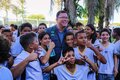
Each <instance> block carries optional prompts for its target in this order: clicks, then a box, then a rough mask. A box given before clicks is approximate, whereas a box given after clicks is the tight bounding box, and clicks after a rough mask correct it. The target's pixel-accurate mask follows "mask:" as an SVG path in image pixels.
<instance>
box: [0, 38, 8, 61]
mask: <svg viewBox="0 0 120 80" xmlns="http://www.w3.org/2000/svg"><path fill="white" fill-rule="evenodd" d="M9 51H10V44H9V41H8V40H7V39H6V38H5V37H4V36H0V63H3V62H4V61H6V60H7V59H8V55H9Z"/></svg>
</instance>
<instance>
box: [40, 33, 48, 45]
mask: <svg viewBox="0 0 120 80" xmlns="http://www.w3.org/2000/svg"><path fill="white" fill-rule="evenodd" d="M49 42H50V36H49V35H48V34H46V35H44V37H43V38H42V39H41V41H40V43H41V45H43V46H47V45H48V44H49Z"/></svg>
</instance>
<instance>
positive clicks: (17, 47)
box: [11, 36, 24, 57]
mask: <svg viewBox="0 0 120 80" xmlns="http://www.w3.org/2000/svg"><path fill="white" fill-rule="evenodd" d="M22 50H24V49H23V47H22V45H21V44H20V36H19V37H17V38H16V41H15V42H14V43H13V44H12V46H11V55H12V56H13V57H17V56H18V55H19V54H20V53H21V52H22Z"/></svg>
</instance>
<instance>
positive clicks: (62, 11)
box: [56, 10, 67, 18]
mask: <svg viewBox="0 0 120 80" xmlns="http://www.w3.org/2000/svg"><path fill="white" fill-rule="evenodd" d="M61 13H66V14H67V12H66V11H64V10H61V11H58V12H57V14H56V18H58V16H59V15H60V14H61Z"/></svg>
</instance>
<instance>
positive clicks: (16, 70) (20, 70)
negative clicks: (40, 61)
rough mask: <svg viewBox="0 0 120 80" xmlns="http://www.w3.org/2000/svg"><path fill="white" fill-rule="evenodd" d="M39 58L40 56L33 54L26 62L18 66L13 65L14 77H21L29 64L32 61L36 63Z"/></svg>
mask: <svg viewBox="0 0 120 80" xmlns="http://www.w3.org/2000/svg"><path fill="white" fill-rule="evenodd" d="M37 58H38V54H36V53H31V54H30V55H29V56H28V57H27V58H26V59H25V60H23V61H22V62H20V63H19V64H17V65H16V66H14V65H13V68H11V72H12V74H13V77H14V78H16V77H18V76H19V75H21V74H22V73H23V71H24V69H25V68H26V66H27V64H28V63H29V62H31V61H34V60H36V59H37Z"/></svg>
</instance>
